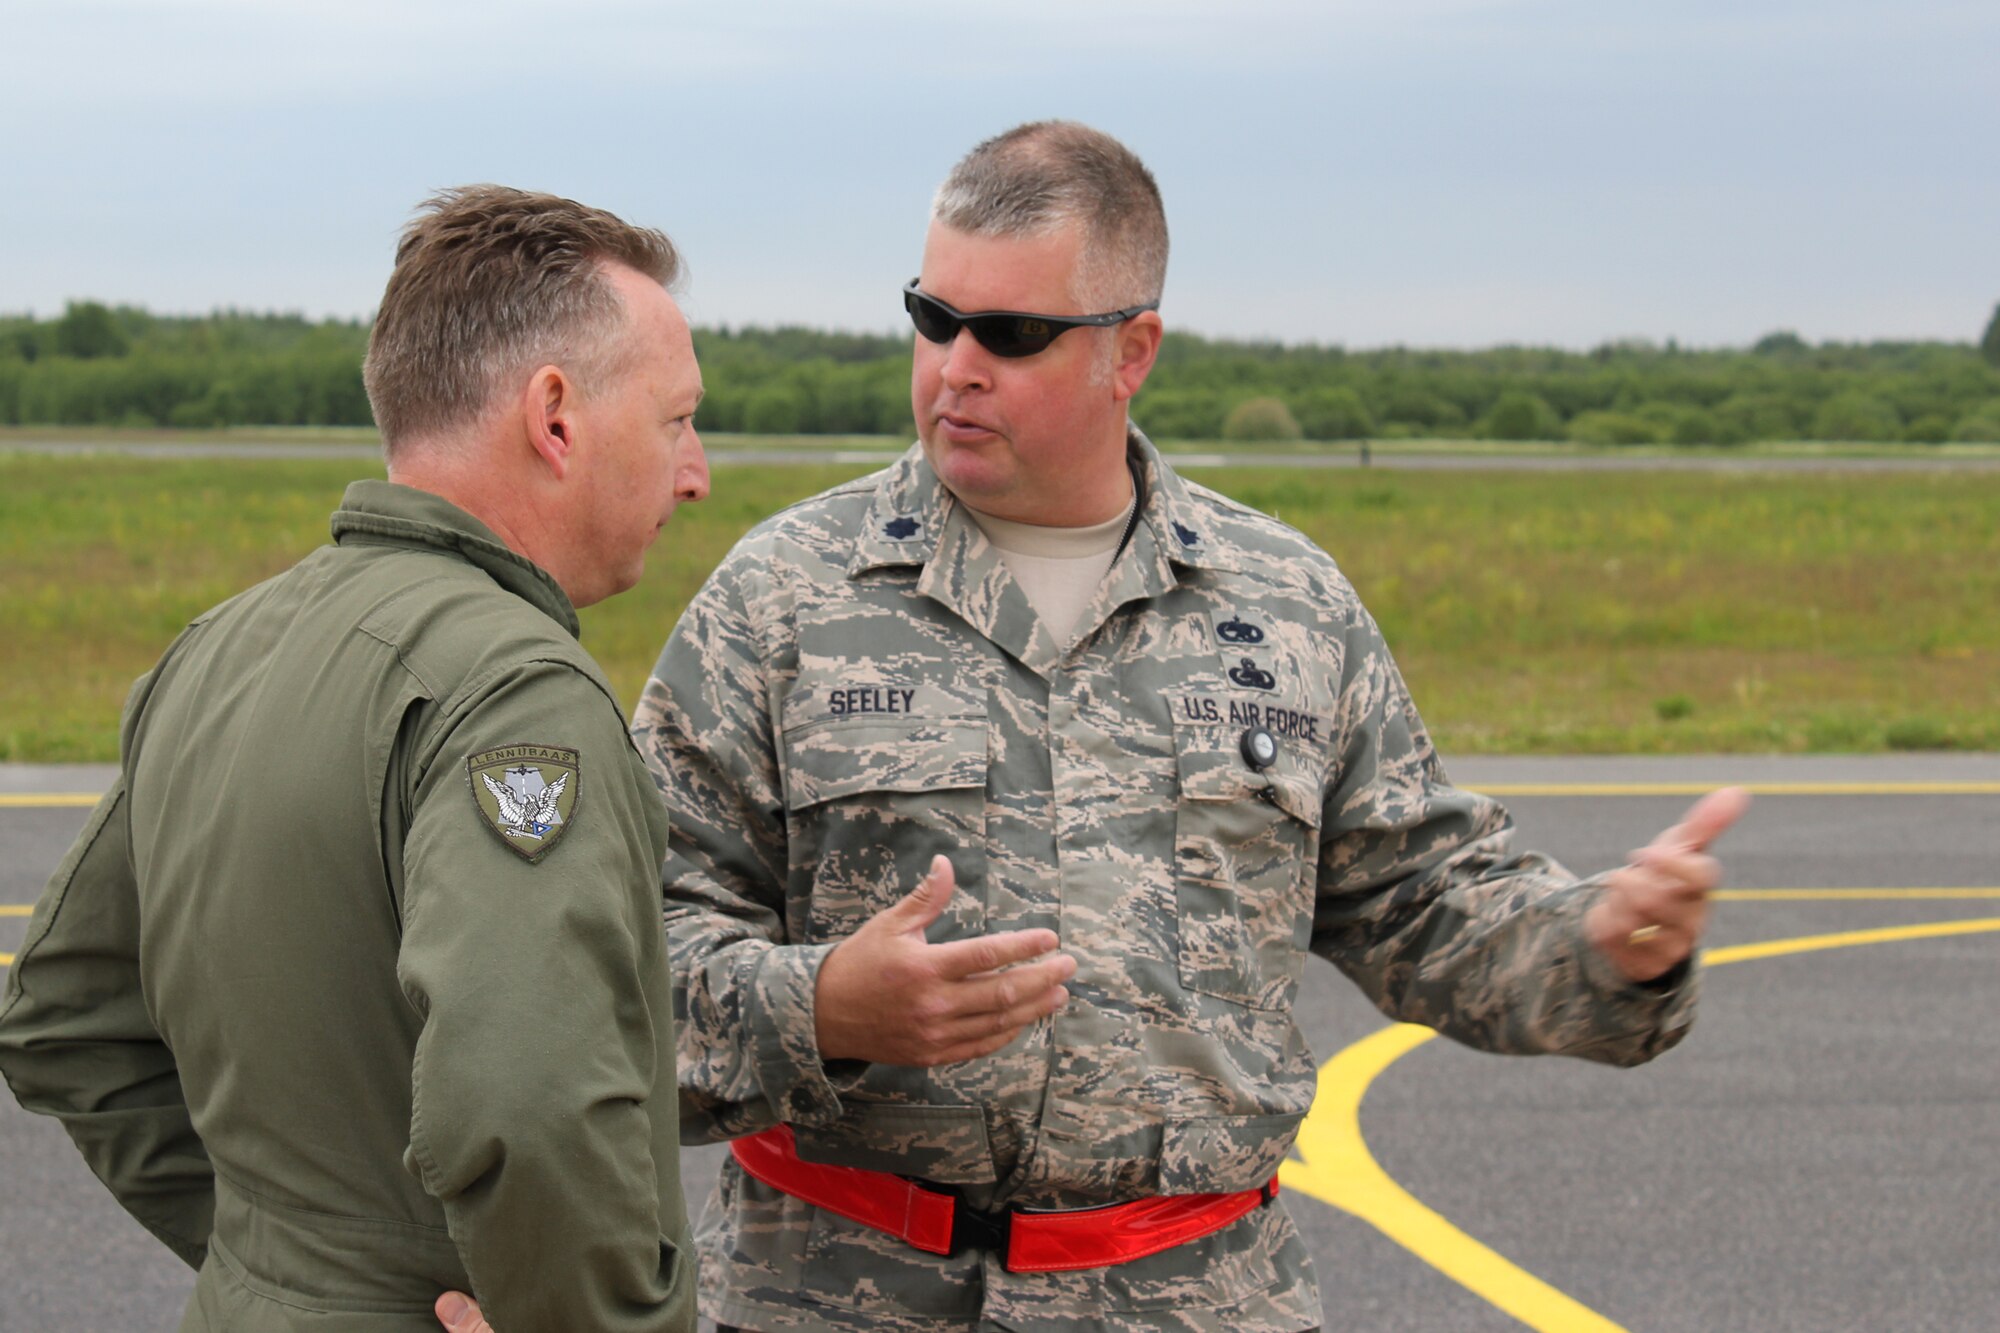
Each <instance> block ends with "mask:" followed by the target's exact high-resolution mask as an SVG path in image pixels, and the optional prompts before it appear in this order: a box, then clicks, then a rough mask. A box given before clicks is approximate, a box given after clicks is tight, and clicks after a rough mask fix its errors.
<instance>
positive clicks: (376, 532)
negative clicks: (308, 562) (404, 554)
mask: <svg viewBox="0 0 2000 1333" xmlns="http://www.w3.org/2000/svg"><path fill="white" fill-rule="evenodd" d="M332 526H333V540H334V541H335V542H336V543H339V544H341V545H346V544H349V543H360V544H367V545H376V546H409V547H427V548H429V549H431V550H435V551H444V552H447V553H449V554H451V555H455V556H457V557H458V558H459V559H461V560H464V561H466V562H468V563H470V564H473V565H477V566H478V567H479V568H480V569H483V570H485V571H486V573H487V574H488V575H490V576H491V577H492V579H493V581H494V582H495V583H497V584H499V585H500V586H501V587H503V588H505V589H506V590H507V591H508V592H511V593H513V594H514V595H515V596H516V597H519V598H521V599H522V600H523V601H525V602H527V603H528V604H530V605H531V606H533V607H534V608H535V609H536V610H538V611H540V612H541V613H542V614H544V615H546V616H547V617H548V618H549V619H551V620H553V621H555V622H556V623H557V624H559V625H561V626H562V627H563V628H564V629H566V630H568V631H569V633H570V636H571V637H572V638H574V637H577V636H578V634H579V633H580V629H581V627H580V625H579V624H578V622H577V618H576V608H575V607H574V606H572V605H571V604H570V600H569V595H568V594H567V593H565V592H564V591H563V590H562V586H561V585H560V584H558V583H557V582H556V581H555V579H553V578H552V577H550V576H549V574H548V572H547V571H546V570H544V569H543V568H542V567H541V566H540V565H537V564H536V563H535V562H534V561H532V560H530V559H528V558H527V557H526V556H524V555H521V554H519V553H518V552H516V551H513V550H510V549H509V548H508V546H507V544H506V543H505V542H503V541H501V540H500V538H499V536H498V535H496V534H495V533H494V531H493V529H491V528H489V527H487V526H486V525H485V524H484V523H481V522H480V521H479V520H478V519H476V518H474V517H473V516H472V515H471V514H468V513H466V512H465V511H464V510H463V509H460V508H459V507H458V506H457V505H455V504H453V503H452V502H451V501H449V500H447V499H445V498H444V497H443V496H440V495H433V494H432V493H431V492H429V491H423V490H418V489H417V488H416V487H414V486H401V485H398V484H396V483H395V482H391V481H357V482H353V483H351V484H350V485H349V486H348V488H347V493H346V494H345V495H343V496H342V497H341V498H340V508H339V509H336V510H335V511H334V514H333V520H332Z"/></svg>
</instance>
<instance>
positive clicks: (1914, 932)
mask: <svg viewBox="0 0 2000 1333" xmlns="http://www.w3.org/2000/svg"><path fill="white" fill-rule="evenodd" d="M1995 930H2000V917H1995V916H1986V917H1977V918H1975V919H1973V920H1970V921H1933V922H1930V923H1928V924H1926V925H1921V926H1884V927H1882V928H1881V929H1879V930H1847V931H1842V932H1841V933H1839V934H1837V935H1803V936H1800V937H1799V938H1797V939H1790V940H1766V941H1765V942H1764V943H1762V944H1734V945H1730V946H1729V947H1728V948H1725V949H1710V950H1709V951H1708V952H1706V953H1704V954H1703V955H1702V956H1701V960H1702V962H1704V963H1706V964H1708V965H1709V966H1710V967H1721V966H1722V965H1723V964H1724V963H1747V962H1751V961H1753V960H1755V959H1759V958H1783V957H1784V956H1785V955H1787V954H1795V953H1814V952H1817V951H1819V950H1821V949H1851V948H1854V947H1855V946H1856V945H1861V944H1893V943H1895V942H1897V941H1899V940H1927V939H1935V938H1938V937H1940V936H1946V935H1980V934H1985V933H1986V932H1988V931H1995Z"/></svg>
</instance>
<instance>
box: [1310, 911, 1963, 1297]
mask: <svg viewBox="0 0 2000 1333" xmlns="http://www.w3.org/2000/svg"><path fill="white" fill-rule="evenodd" d="M1989 931H2000V917H1984V918H1980V919H1977V920H1971V921H1943V922H1937V923H1934V924H1930V925H1921V926H1890V927H1886V928H1883V929H1880V930H1856V931H1846V932H1843V933H1840V934H1836V935H1808V936H1802V937H1799V938H1796V939H1789V940H1771V941H1768V942H1766V943H1763V944H1741V945H1734V946H1732V947H1729V948H1724V949H1712V950H1710V951H1708V952H1707V953H1705V954H1703V955H1702V961H1703V962H1704V963H1705V964H1706V965H1708V966H1710V967H1720V966H1723V965H1724V964H1728V963H1742V962H1749V961H1751V960H1752V959H1758V958H1776V957H1780V956H1783V955H1785V954H1795V953H1809V952H1813V951H1816V950H1820V949H1843V948H1851V947H1854V946H1856V945H1863V944H1885V943H1888V942H1890V941H1894V940H1917V939H1929V938H1933V937H1937V936H1945V935H1972V934H1979V933H1983V932H1989ZM1436 1035H1437V1034H1436V1033H1435V1032H1433V1031H1431V1030H1430V1029H1429V1028H1426V1027H1420V1026H1418V1025H1416V1024H1413V1023H1398V1024H1396V1025H1395V1026H1393V1027H1388V1028H1384V1029H1383V1030H1382V1031H1380V1032H1377V1033H1374V1034H1373V1035H1371V1036H1367V1037H1364V1038H1362V1039H1361V1040H1360V1041H1358V1042H1355V1043H1354V1044H1353V1045H1352V1046H1349V1047H1348V1048H1347V1049H1346V1050H1344V1051H1342V1052H1341V1053H1340V1054H1338V1055H1336V1056H1334V1057H1333V1059H1331V1060H1329V1061H1327V1062H1326V1063H1325V1064H1324V1065H1322V1066H1320V1071H1319V1092H1318V1098H1317V1100H1316V1101H1315V1102H1314V1103H1313V1109H1312V1114H1311V1115H1309V1116H1307V1117H1306V1121H1305V1124H1303V1125H1302V1126H1300V1128H1299V1138H1298V1145H1297V1146H1298V1151H1299V1154H1300V1156H1301V1157H1303V1158H1304V1159H1305V1160H1303V1161H1298V1160H1292V1161H1287V1162H1285V1163H1284V1165H1283V1166H1281V1167H1280V1168H1279V1170H1278V1178H1279V1181H1280V1182H1281V1183H1282V1184H1283V1185H1284V1187H1285V1188H1286V1189H1290V1190H1297V1191H1298V1192H1299V1193H1300V1194H1304V1195H1308V1196H1310V1197H1312V1198H1315V1199H1318V1200H1319V1201H1320V1202H1321V1203H1326V1204H1331V1205H1332V1206H1333V1207H1335V1208H1338V1209H1340V1210H1341V1211H1342V1212H1345V1213H1351V1214H1353V1215H1354V1216H1355V1217H1358V1218H1360V1219H1361V1220H1362V1221H1364V1222H1366V1223H1368V1224H1369V1225H1370V1226H1372V1227H1374V1228H1375V1229H1376V1230H1378V1231H1380V1232H1381V1233H1382V1234H1383V1235H1385V1236H1387V1237H1389V1239H1391V1240H1393V1241H1395V1242H1396V1243H1397V1244H1399V1245H1401V1246H1402V1247H1403V1248H1405V1249H1407V1250H1409V1251H1410V1252H1411V1253H1412V1254H1414V1255H1416V1256H1417V1257H1418V1258H1419V1259H1421V1260H1423V1261H1424V1262H1425V1263H1427V1264H1429V1265H1430V1266H1431V1267H1433V1268H1435V1269H1437V1270H1438V1271H1439V1272H1440V1273H1443V1274H1444V1275H1445V1276H1446V1277H1448V1278H1450V1279H1451V1280H1452V1281H1454V1282H1456V1283H1458V1284H1459V1285H1460V1286H1463V1287H1465V1288H1466V1289H1467V1290H1469V1291H1471V1292H1472V1293H1473V1294H1474V1295H1476V1296H1479V1297H1481V1298H1482V1299H1484V1300H1486V1301H1488V1302H1490V1303H1491V1304H1493V1305H1495V1306H1498V1307H1499V1308H1500V1309H1502V1310H1504V1311H1506V1312H1507V1313H1508V1314H1509V1315H1512V1316H1513V1317H1514V1318H1516V1319H1518V1320H1520V1321H1521V1322H1522V1323H1524V1324H1526V1325H1527V1326H1528V1327H1530V1328H1533V1329H1538V1330H1542V1333H1571V1331H1572V1330H1574V1331H1576V1333H1624V1331H1623V1329H1622V1328H1621V1326H1620V1325H1618V1324H1614V1323H1612V1322H1611V1321H1610V1320H1608V1319H1606V1318H1605V1317H1604V1316H1603V1315H1600V1314H1598V1313H1597V1312H1596V1311H1595V1310H1592V1309H1590V1308H1589V1307H1588V1306H1586V1305H1582V1304H1580V1303H1579V1302H1577V1301H1575V1300H1573V1299H1572V1298H1570V1297H1569V1296H1566V1295H1564V1294H1563V1293H1562V1292H1560V1291H1558V1290H1556V1289H1555V1288H1554V1287H1552V1286H1550V1285H1549V1284H1548V1283H1546V1282H1544V1281H1542V1280H1541V1279H1540V1278H1538V1277H1536V1276H1534V1274H1532V1273H1529V1272H1528V1271H1526V1270H1525V1269H1522V1268H1520V1267H1517V1266H1516V1265H1514V1264H1512V1263H1509V1262H1508V1261H1507V1260H1506V1259H1504V1258H1502V1257H1501V1256H1500V1255H1499V1254H1497V1253H1495V1252H1494V1251H1493V1250H1491V1249H1488V1248H1487V1247H1486V1246H1484V1245H1482V1244H1480V1243H1479V1242H1478V1241H1476V1240H1474V1239H1473V1238H1472V1237H1471V1236H1468V1235H1466V1234H1465V1233H1464V1232H1463V1231H1460V1230H1459V1229H1458V1228H1457V1227H1455V1226H1453V1225H1452V1224H1451V1223H1450V1222H1447V1221H1446V1220H1445V1219H1444V1218H1443V1217H1442V1216H1441V1215H1439V1214H1438V1213H1435V1212H1433V1211H1432V1210H1431V1209H1429V1208H1426V1207H1425V1206H1424V1205H1423V1204H1422V1203H1420V1202H1419V1201H1418V1200H1417V1198H1416V1196H1414V1195H1412V1194H1411V1193H1410V1192H1409V1191H1408V1190H1405V1189H1404V1188H1403V1187H1402V1186H1401V1185H1398V1184H1397V1183H1396V1182H1395V1181H1394V1180H1393V1179H1391V1178H1390V1176H1389V1173H1388V1172H1386V1171H1384V1170H1383V1169H1382V1167H1381V1166H1380V1164H1378V1163H1377V1162H1376V1160H1375V1157H1374V1154H1372V1153H1370V1152H1369V1151H1368V1145H1367V1143H1366V1141H1364V1140H1363V1138H1362V1136H1361V1099H1362V1098H1363V1097H1365V1096H1366V1095H1367V1093H1368V1087H1369V1084H1371V1083H1372V1082H1373V1081H1374V1080H1375V1079H1376V1078H1377V1077H1378V1076H1380V1074H1381V1073H1382V1071H1383V1070H1385V1069H1387V1068H1388V1067H1389V1066H1390V1065H1391V1064H1394V1063H1395V1062H1396V1061H1397V1060H1399V1059H1401V1058H1402V1057H1403V1056H1405V1055H1408V1054H1409V1053H1410V1052H1411V1051H1413V1050H1415V1049H1416V1048H1417V1047H1419V1046H1421V1045H1423V1044H1424V1043H1425V1042H1427V1041H1429V1040H1430V1039H1431V1038H1433V1037H1435V1036H1436Z"/></svg>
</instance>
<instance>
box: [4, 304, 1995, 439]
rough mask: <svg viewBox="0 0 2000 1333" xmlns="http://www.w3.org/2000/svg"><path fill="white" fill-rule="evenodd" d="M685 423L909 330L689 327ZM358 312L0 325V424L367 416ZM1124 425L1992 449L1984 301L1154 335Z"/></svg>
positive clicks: (863, 398)
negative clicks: (695, 366)
mask: <svg viewBox="0 0 2000 1333" xmlns="http://www.w3.org/2000/svg"><path fill="white" fill-rule="evenodd" d="M694 340H695V347H696V351H697V354H698V355H699V356H700V358H701V364H702V373H703V379H704V382H705V383H706V385H707V389H708V395H707V397H706V399H705V400H704V401H703V403H702V408H701V413H700V417H699V420H700V423H701V425H702V426H703V428H704V429H707V430H710V431H741V432H746V433H751V434H767V435H768V434H803V435H815V434H871V435H872V434H884V435H906V434H908V433H909V431H910V403H909V338H908V335H903V336H893V335H872V334H853V333H832V332H824V331H820V330H815V329H805V328H794V327H784V328H775V329H765V328H739V329H729V328H706V329H697V330H696V331H695V335H694ZM367 341H368V325H367V323H366V322H365V321H362V320H337V319H329V320H320V321H309V320H307V319H305V318H304V317H302V316H299V315H288V314H262V313H251V312H244V311H237V310H220V311H215V312H213V313H211V314H207V315H198V316H170V315H155V314H152V313H149V312H147V311H145V310H143V309H138V308H135V307H131V306H117V307H111V306H106V305H103V304H100V303H97V302H89V301H83V302H73V303H71V304H70V305H69V306H68V307H67V308H66V309H65V310H64V312H63V313H62V314H61V315H60V316H56V317H53V318H50V319H46V320H37V319H34V318H32V317H28V316H16V317H0V424H7V425H92V426H117V427H151V426H179V427H219V426H319V425H326V426H366V425H368V424H370V416H369V410H368V399H367V395H366V394H365V393H364V392H363V390H362V386H361V356H362V353H363V352H364V351H365V349H366V347H367ZM1133 417H1134V419H1135V420H1137V421H1138V423H1139V424H1140V425H1141V426H1142V427H1144V428H1145V429H1146V430H1147V431H1148V432H1150V433H1151V434H1153V435H1154V436H1155V437H1157V438H1161V439H1195V440H1211V439H1238V440H1284V439H1311V440H1350V439H1410V438H1425V439H1428V438H1457V439H1476V438H1483V439H1498V440H1575V441H1579V442H1584V443H1589V444H1608V445H1616V444H1655V443H1659V444H1742V443H1748V442H1751V441H1758V440H1837V441H1863V442H1874V443H1911V444H1933V443H1943V442H1946V441H1953V440H1969V441H2000V309H1996V310H1995V312H1994V317H1993V320H1992V321H1991V322H1990V323H1989V324H1988V325H1987V327H1986V330H1985V334H1984V336H1983V337H1982V339H1981V340H1980V341H1979V342H1978V343H1949V342H1871V343H1833V342H1823V343H1810V342H1807V341H1806V340H1804V339H1802V338H1800V337H1798V336H1797V335H1796V334H1793V333H1789V332H1777V333H1772V334H1769V335H1767V336H1766V337H1764V338H1762V339H1760V340H1758V342H1757V343H1756V344H1755V345H1753V346H1751V347H1748V348H1684V347H1681V346H1679V345H1677V344H1676V343H1674V342H1672V341H1671V340H1670V341H1668V342H1666V343H1664V344H1655V343H1651V342H1646V341H1640V340H1626V341H1620V342H1614V343H1606V344H1604V345H1602V346H1599V347H1596V348H1593V349H1591V350H1589V351H1586V352H1574V351H1563V350H1558V349H1554V348H1537V347H1494V348H1486V349H1480V350H1472V351H1447V350H1418V349H1410V348H1402V347H1392V348H1382V349H1371V350H1348V349H1346V348H1343V347H1339V346H1319V345H1305V346H1297V345H1283V344H1279V343H1263V342H1242V341H1229V340H1222V339H1210V338H1204V337H1201V336H1199V335H1197V334H1191V333H1169V334H1168V335H1167V337H1166V341H1165V343H1164V344H1163V346H1162V348H1161V351H1160V360H1159V365H1158V367H1157V369H1156V370H1155V371H1154V373H1153V376H1152V378H1151V379H1150V380H1149V381H1148V382H1147V385H1146V388H1145V390H1144V391H1143V392H1142V393H1141V394H1140V395H1139V397H1138V398H1137V399H1136V400H1135V401H1134V404H1133Z"/></svg>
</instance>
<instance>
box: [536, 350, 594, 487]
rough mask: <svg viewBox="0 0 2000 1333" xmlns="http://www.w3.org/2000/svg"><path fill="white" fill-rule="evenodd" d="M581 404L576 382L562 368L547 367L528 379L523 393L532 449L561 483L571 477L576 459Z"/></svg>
mask: <svg viewBox="0 0 2000 1333" xmlns="http://www.w3.org/2000/svg"><path fill="white" fill-rule="evenodd" d="M579 402H580V400H579V398H578V396H577V390H576V381H574V380H572V379H571V378H570V377H569V376H568V375H565V374H564V373H563V371H562V367H560V366H543V367H542V368H541V369H540V370H537V371H536V372H535V373H534V374H533V375H530V376H529V377H528V386H527V388H525V389H523V390H522V391H521V418H522V424H523V425H524V426H525V427H526V428H527V434H528V446H529V447H530V448H531V449H533V450H534V451H535V454H536V456H537V457H539V458H540V459H541V460H542V466H544V467H546V468H547V469H548V470H549V475H550V476H552V477H553V478H555V480H557V481H561V480H562V479H563V478H564V477H565V476H567V475H568V473H569V466H570V461H571V459H572V458H574V457H575V453H576V428H577V420H576V416H577V407H578V405H579Z"/></svg>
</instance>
